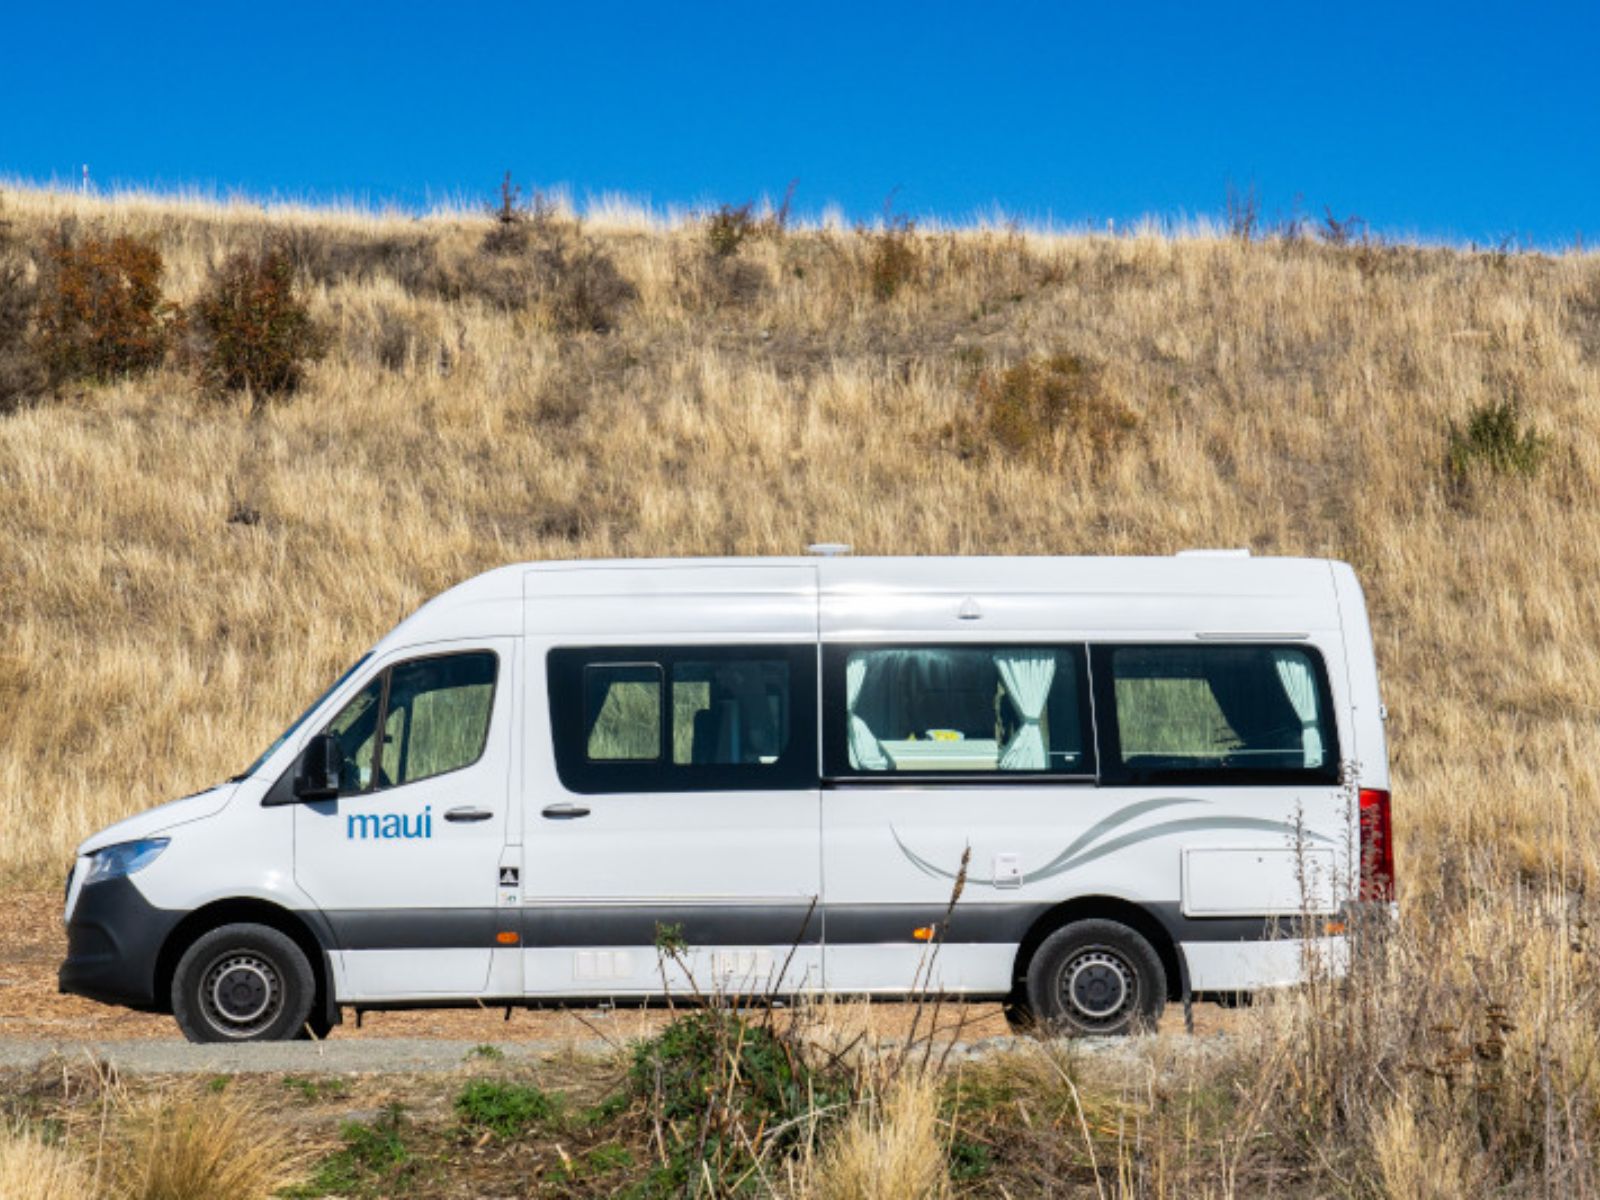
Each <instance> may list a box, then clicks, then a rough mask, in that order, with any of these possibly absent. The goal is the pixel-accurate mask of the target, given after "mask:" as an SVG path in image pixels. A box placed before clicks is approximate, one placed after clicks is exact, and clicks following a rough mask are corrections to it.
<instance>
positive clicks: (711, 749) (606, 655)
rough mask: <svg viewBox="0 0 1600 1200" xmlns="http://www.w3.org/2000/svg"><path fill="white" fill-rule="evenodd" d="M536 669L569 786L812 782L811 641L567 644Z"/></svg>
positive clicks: (667, 788)
mask: <svg viewBox="0 0 1600 1200" xmlns="http://www.w3.org/2000/svg"><path fill="white" fill-rule="evenodd" d="M546 666H547V672H548V687H549V695H550V727H551V736H552V738H553V739H554V744H555V752H556V770H557V773H558V774H559V775H560V777H561V781H562V783H563V784H564V785H565V786H566V787H567V789H568V790H569V791H574V792H581V793H602V792H683V791H727V790H735V789H741V788H749V789H753V790H754V789H791V788H806V787H815V786H816V785H817V762H816V758H817V752H816V721H815V716H814V714H815V712H816V647H815V646H814V645H811V644H809V643H807V644H805V645H801V646H682V647H674V646H651V647H645V646H600V647H588V648H580V647H572V648H561V649H557V650H552V651H550V654H549V657H548V659H547V662H546Z"/></svg>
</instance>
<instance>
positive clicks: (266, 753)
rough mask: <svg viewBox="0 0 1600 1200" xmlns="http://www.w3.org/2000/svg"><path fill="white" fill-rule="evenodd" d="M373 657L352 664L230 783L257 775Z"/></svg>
mask: <svg viewBox="0 0 1600 1200" xmlns="http://www.w3.org/2000/svg"><path fill="white" fill-rule="evenodd" d="M371 657H372V651H370V650H369V651H367V653H365V654H363V655H362V656H361V657H360V658H358V659H356V661H355V662H353V663H351V664H350V669H349V670H347V671H346V672H345V673H344V674H343V675H341V676H339V678H337V679H335V680H334V681H333V682H332V683H330V684H329V685H328V687H327V690H326V691H324V692H323V693H322V695H320V696H318V697H317V698H316V699H315V700H313V701H312V702H311V703H310V704H309V705H307V707H306V710H305V712H303V713H301V714H300V715H299V716H298V717H296V718H295V719H294V723H293V724H292V725H290V726H289V728H287V729H285V730H284V731H283V732H282V733H280V734H279V735H278V737H277V740H276V741H274V742H273V743H272V745H270V746H268V747H267V748H266V749H265V750H263V751H262V752H261V754H260V756H259V757H258V758H257V759H256V760H255V762H253V763H251V764H250V765H249V766H248V767H246V768H245V769H244V770H242V771H240V772H239V773H238V774H237V775H235V776H234V777H233V778H232V779H231V780H229V782H230V783H238V782H239V781H240V780H242V779H249V778H250V776H252V775H254V774H255V773H256V771H257V770H259V769H260V767H261V764H262V763H264V762H266V761H267V759H269V758H271V757H272V752H273V751H274V750H276V749H277V748H278V747H279V746H281V745H283V744H284V743H285V742H286V741H288V740H289V739H290V738H291V737H293V736H294V731H295V730H297V729H299V728H300V726H302V725H304V724H305V723H306V718H307V717H309V716H310V715H311V714H312V713H314V712H316V711H317V709H318V707H320V706H321V704H322V702H323V701H324V700H326V699H327V698H328V697H329V696H331V695H333V693H334V692H336V691H338V690H339V688H340V687H341V686H342V685H343V684H344V681H345V680H347V679H349V678H350V676H352V675H354V674H355V673H356V672H357V671H359V670H360V669H361V664H362V663H364V662H366V661H367V659H369V658H371Z"/></svg>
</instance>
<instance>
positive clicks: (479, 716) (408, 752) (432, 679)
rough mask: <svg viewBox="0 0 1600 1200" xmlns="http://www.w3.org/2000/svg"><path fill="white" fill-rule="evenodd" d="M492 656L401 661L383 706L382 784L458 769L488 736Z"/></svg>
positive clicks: (468, 762) (474, 755) (392, 674)
mask: <svg viewBox="0 0 1600 1200" xmlns="http://www.w3.org/2000/svg"><path fill="white" fill-rule="evenodd" d="M494 676H495V657H494V655H493V654H490V653H487V652H483V653H477V654H449V655H442V656H440V657H438V658H419V659H414V660H413V661H411V662H406V663H401V664H399V665H398V666H396V667H395V668H393V670H392V671H390V674H389V696H388V701H387V703H386V705H385V707H384V714H385V715H384V739H383V778H382V779H381V780H380V781H379V783H380V786H383V787H399V786H400V785H402V784H406V783H415V782H416V781H417V780H419V779H429V778H431V777H433V776H434V775H443V774H445V773H446V772H447V771H459V770H460V769H461V768H462V767H466V766H470V765H471V764H473V763H475V762H477V761H478V757H479V755H481V754H482V753H483V747H484V743H485V742H486V741H487V740H488V738H489V711H490V706H491V705H492V703H493V701H494Z"/></svg>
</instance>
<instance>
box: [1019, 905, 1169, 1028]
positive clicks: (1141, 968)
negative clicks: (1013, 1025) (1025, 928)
mask: <svg viewBox="0 0 1600 1200" xmlns="http://www.w3.org/2000/svg"><path fill="white" fill-rule="evenodd" d="M1027 997H1028V1007H1029V1008H1030V1009H1032V1010H1033V1013H1034V1015H1035V1016H1036V1018H1037V1019H1038V1022H1039V1026H1040V1029H1041V1031H1042V1032H1046V1033H1053V1034H1058V1035H1065V1036H1067V1037H1121V1036H1124V1035H1126V1034H1130V1033H1140V1032H1143V1031H1146V1030H1150V1029H1154V1028H1155V1025H1156V1022H1157V1021H1158V1020H1160V1018H1161V1011H1162V1009H1164V1008H1166V1006H1167V973H1166V970H1165V969H1164V968H1163V967H1162V966H1161V956H1160V955H1159V954H1157V953H1156V951H1155V947H1153V946H1152V945H1151V944H1150V943H1149V942H1147V941H1146V940H1145V939H1144V938H1143V937H1141V936H1140V935H1139V934H1137V933H1135V932H1134V931H1133V930H1132V929H1129V928H1128V927H1127V926H1126V925H1122V924H1119V923H1118V922H1116V921H1101V920H1092V921H1075V922H1073V923H1072V924H1071V925H1065V926H1063V927H1062V928H1060V929H1058V930H1056V931H1055V932H1054V933H1052V934H1051V935H1050V936H1049V937H1047V938H1045V940H1044V941H1043V942H1042V943H1041V944H1040V946H1039V948H1038V949H1037V950H1036V951H1034V954H1033V958H1032V959H1031V960H1030V961H1029V963H1028V980H1027Z"/></svg>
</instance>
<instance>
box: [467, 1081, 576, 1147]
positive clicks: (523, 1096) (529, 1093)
mask: <svg viewBox="0 0 1600 1200" xmlns="http://www.w3.org/2000/svg"><path fill="white" fill-rule="evenodd" d="M455 1110H456V1115H457V1116H458V1117H460V1118H461V1121H462V1123H463V1124H464V1125H466V1126H468V1127H470V1128H476V1129H487V1130H489V1131H491V1132H493V1133H496V1134H498V1135H499V1136H500V1137H514V1136H516V1135H517V1134H519V1133H521V1132H522V1131H523V1130H524V1129H526V1128H527V1127H528V1126H529V1125H532V1124H534V1123H535V1122H537V1121H548V1120H549V1119H550V1118H551V1117H553V1116H555V1114H556V1102H555V1100H554V1098H553V1097H551V1096H549V1095H548V1094H546V1093H545V1092H542V1091H540V1090H539V1089H538V1088H537V1087H534V1086H533V1085H532V1084H524V1083H505V1082H502V1081H500V1080H493V1079H479V1080H476V1081H474V1082H472V1083H469V1084H468V1085H467V1086H466V1087H465V1088H464V1089H462V1092H461V1094H460V1095H459V1096H457V1097H456V1103H455Z"/></svg>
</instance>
